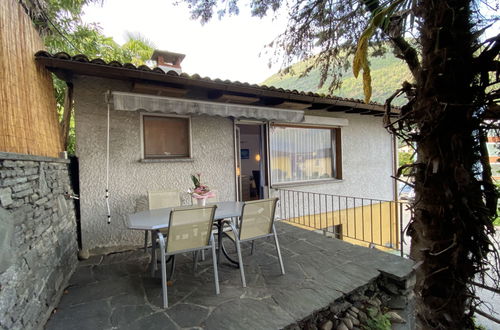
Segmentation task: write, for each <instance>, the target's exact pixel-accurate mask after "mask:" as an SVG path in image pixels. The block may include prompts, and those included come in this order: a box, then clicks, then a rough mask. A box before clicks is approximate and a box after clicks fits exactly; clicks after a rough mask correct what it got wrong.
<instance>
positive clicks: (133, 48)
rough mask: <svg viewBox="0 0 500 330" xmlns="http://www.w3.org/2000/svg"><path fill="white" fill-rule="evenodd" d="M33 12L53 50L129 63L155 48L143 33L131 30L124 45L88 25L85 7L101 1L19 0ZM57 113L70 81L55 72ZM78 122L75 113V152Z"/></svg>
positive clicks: (71, 145)
mask: <svg viewBox="0 0 500 330" xmlns="http://www.w3.org/2000/svg"><path fill="white" fill-rule="evenodd" d="M19 1H20V3H21V4H22V5H23V6H24V7H25V9H26V10H27V12H28V13H29V14H30V16H31V18H32V21H33V23H34V24H35V27H36V28H37V29H38V31H39V32H40V34H41V36H42V37H43V41H44V44H45V46H46V48H47V50H48V51H49V52H53V53H56V52H66V53H69V54H75V53H79V54H85V55H86V56H87V57H89V58H96V57H99V58H102V59H103V60H105V61H112V60H116V61H120V62H124V63H126V62H129V63H132V64H134V65H142V64H144V63H145V61H147V60H148V59H149V58H150V57H151V55H152V53H153V49H154V47H155V46H154V44H153V43H152V42H151V41H150V40H148V39H146V38H144V37H142V36H141V35H140V34H133V33H128V35H127V41H126V42H125V43H124V44H123V45H121V46H120V45H119V44H118V43H116V42H115V41H114V40H113V38H110V37H106V36H105V35H103V34H102V32H101V28H100V27H99V25H97V24H84V23H83V22H82V20H81V14H82V8H83V6H84V5H87V4H89V3H92V2H96V1H97V0H19ZM53 81H54V92H55V98H56V102H57V112H58V114H59V118H60V119H61V120H62V117H63V113H64V106H65V105H64V98H65V94H66V91H67V88H68V87H67V84H66V82H64V81H62V80H60V79H59V78H57V77H56V76H55V75H53ZM74 130H75V123H74V117H73V114H72V115H71V119H70V126H69V134H68V137H67V140H66V145H67V146H66V150H67V151H68V153H69V154H74V152H75V131H74Z"/></svg>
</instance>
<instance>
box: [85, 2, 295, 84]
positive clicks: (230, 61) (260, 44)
mask: <svg viewBox="0 0 500 330" xmlns="http://www.w3.org/2000/svg"><path fill="white" fill-rule="evenodd" d="M83 20H84V22H86V23H98V24H99V25H100V26H101V28H102V32H103V33H104V35H106V36H109V37H113V39H114V40H115V41H116V42H118V43H119V44H123V43H124V42H125V37H126V32H133V33H136V32H139V33H141V35H143V36H144V37H146V38H148V39H149V40H151V41H152V42H153V44H154V45H155V46H156V48H157V49H161V50H168V51H172V52H176V53H182V54H186V58H185V59H184V61H183V62H182V70H183V71H184V72H186V73H188V74H194V73H197V74H199V75H201V76H202V77H204V76H207V77H210V78H212V79H215V78H220V79H223V80H225V79H229V80H232V81H240V82H248V83H261V82H263V81H264V80H265V79H266V78H268V77H269V76H271V75H272V74H274V73H276V72H277V71H278V70H279V69H280V67H281V63H279V62H278V63H277V64H274V65H273V66H272V67H271V68H269V66H268V63H269V56H267V55H262V56H259V53H264V51H265V49H264V45H266V44H268V43H269V42H271V41H272V40H273V39H274V38H275V37H277V36H278V35H279V33H280V32H282V31H284V29H285V27H286V15H280V16H279V17H278V18H276V19H273V17H272V15H270V16H269V17H265V18H263V19H260V18H255V17H251V15H250V10H249V8H248V7H245V5H244V1H242V5H240V14H239V15H238V16H233V17H229V16H226V17H224V18H222V20H219V19H218V18H217V17H214V18H213V19H212V20H211V21H210V22H208V23H206V24H205V25H201V23H200V22H199V21H195V20H192V19H191V18H190V14H189V10H188V8H187V5H186V4H184V3H181V4H179V5H177V6H175V5H173V4H171V1H169V0H140V1H137V0H106V1H104V2H103V4H102V5H101V4H100V2H99V3H97V4H93V5H91V6H86V7H85V8H84V15H83Z"/></svg>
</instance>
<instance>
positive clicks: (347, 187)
mask: <svg viewBox="0 0 500 330" xmlns="http://www.w3.org/2000/svg"><path fill="white" fill-rule="evenodd" d="M74 85H75V108H76V117H75V119H76V139H77V146H76V147H77V148H76V152H77V156H78V157H79V162H80V198H81V199H80V203H81V228H82V241H83V248H84V249H89V250H90V251H91V252H94V253H99V252H102V251H103V250H104V251H106V250H108V251H109V250H118V249H121V248H123V247H126V246H131V245H140V244H142V243H143V237H144V233H143V232H141V231H138V232H133V231H130V230H128V229H127V228H126V221H127V215H128V214H130V213H133V212H134V209H135V201H136V199H137V198H139V197H141V196H146V194H147V191H148V190H178V191H182V192H185V191H186V190H187V189H188V188H189V187H191V185H192V183H191V181H190V174H192V173H198V172H201V173H203V181H204V182H205V183H206V184H208V185H209V186H210V187H212V189H215V190H217V191H218V199H219V200H234V199H235V196H236V193H235V180H234V178H235V173H234V140H233V122H232V120H231V119H228V118H221V117H208V116H193V117H192V118H191V125H192V153H193V158H194V161H192V162H162V163H142V162H140V159H141V137H140V113H139V112H127V111H114V110H112V111H111V121H110V123H111V134H110V136H111V138H110V140H111V141H110V179H109V187H110V204H111V215H112V219H111V225H108V224H107V222H106V220H107V218H106V204H105V198H104V196H105V184H106V180H105V174H106V168H105V164H106V163H105V154H106V153H105V151H106V111H107V107H106V104H105V102H104V94H105V92H106V91H107V90H112V91H125V92H128V91H130V89H131V84H130V83H127V82H123V81H116V80H110V79H101V78H91V77H76V78H75V79H74ZM308 114H310V115H315V114H316V115H321V116H329V117H334V118H345V119H347V120H348V125H347V126H344V127H342V128H341V132H342V172H343V179H342V180H339V181H330V182H328V183H323V184H315V185H300V186H287V187H284V188H285V189H294V190H301V191H310V192H318V193H327V194H335V195H343V196H356V197H364V198H374V199H383V200H392V199H393V196H394V191H393V181H392V179H391V175H392V174H393V158H392V138H391V136H390V134H389V133H388V132H387V131H386V130H385V129H384V127H383V123H382V118H380V117H373V116H362V115H359V114H345V113H338V112H331V113H328V112H324V111H321V112H320V111H315V112H314V113H313V112H312V111H311V112H310V113H308Z"/></svg>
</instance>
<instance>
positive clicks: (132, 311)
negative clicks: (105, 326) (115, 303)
mask: <svg viewBox="0 0 500 330" xmlns="http://www.w3.org/2000/svg"><path fill="white" fill-rule="evenodd" d="M154 313H155V311H154V310H153V309H152V308H151V307H149V306H147V305H139V306H119V307H117V308H115V309H114V310H113V312H112V313H111V317H110V320H111V324H112V325H113V327H117V328H118V329H121V328H122V327H123V326H125V325H127V324H130V323H133V322H134V321H136V320H139V319H142V318H145V317H147V316H149V315H151V314H154Z"/></svg>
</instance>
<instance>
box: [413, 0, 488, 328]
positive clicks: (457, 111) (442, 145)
mask: <svg viewBox="0 0 500 330" xmlns="http://www.w3.org/2000/svg"><path fill="white" fill-rule="evenodd" d="M419 8H420V9H421V10H422V12H421V15H422V19H423V22H424V23H423V25H422V27H421V31H420V32H421V34H420V41H421V43H422V68H421V70H420V73H419V75H418V76H417V91H416V92H417V94H416V99H415V101H416V102H415V105H414V108H413V111H414V115H415V123H416V126H417V130H418V132H417V134H418V135H419V137H418V139H419V140H418V141H417V155H418V157H417V171H416V177H415V191H416V200H415V201H416V203H415V216H414V219H413V222H412V225H411V227H410V229H409V234H410V235H411V237H412V247H411V257H412V258H413V259H414V260H416V261H417V262H419V266H418V268H417V270H416V272H417V284H416V288H415V292H416V297H417V310H416V312H417V322H418V324H419V327H420V328H424V329H429V328H432V329H436V328H437V329H471V328H473V325H472V318H471V316H470V313H469V310H468V306H469V304H470V302H471V297H470V294H469V289H468V288H469V286H468V284H467V283H468V282H469V281H470V280H472V279H473V278H474V275H475V273H476V265H477V262H478V259H477V258H478V252H481V251H484V250H482V249H484V248H485V246H484V245H483V243H482V242H483V241H484V237H483V236H484V226H483V224H484V223H485V222H486V221H487V219H488V218H487V216H486V215H485V214H483V213H484V203H483V200H482V194H481V186H480V183H479V182H478V181H477V179H476V177H475V175H476V173H475V170H474V168H475V167H474V166H476V164H477V161H478V157H477V156H476V154H477V153H475V152H474V150H475V149H474V148H476V146H477V141H476V137H475V130H476V127H477V125H478V122H477V121H476V119H475V118H474V116H473V114H474V112H475V111H476V110H477V109H476V108H475V106H474V105H473V104H474V100H475V95H474V89H473V88H471V86H472V84H473V79H474V74H473V69H472V57H473V51H472V46H473V42H474V40H473V36H472V33H471V26H470V23H469V22H470V1H466V0H461V1H435V0H422V1H421V6H419Z"/></svg>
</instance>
